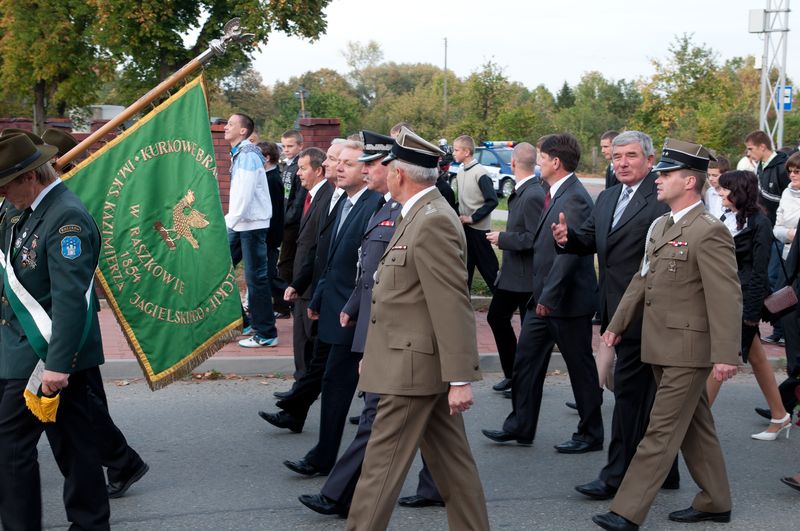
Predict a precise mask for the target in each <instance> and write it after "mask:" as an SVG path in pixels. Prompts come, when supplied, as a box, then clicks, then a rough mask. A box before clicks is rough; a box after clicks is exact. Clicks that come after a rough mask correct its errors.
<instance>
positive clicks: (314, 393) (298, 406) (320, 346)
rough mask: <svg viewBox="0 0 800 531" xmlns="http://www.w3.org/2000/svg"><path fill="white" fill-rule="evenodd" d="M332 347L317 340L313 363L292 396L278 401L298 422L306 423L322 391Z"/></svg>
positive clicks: (297, 383)
mask: <svg viewBox="0 0 800 531" xmlns="http://www.w3.org/2000/svg"><path fill="white" fill-rule="evenodd" d="M330 350H331V345H330V344H329V343H325V342H323V341H320V340H319V337H317V338H316V343H315V344H314V355H313V356H312V357H311V363H310V364H309V365H308V366H307V367H306V372H305V373H304V374H303V375H302V376H301V377H300V379H299V380H297V381H296V382H295V385H294V386H292V394H291V396H289V397H288V398H284V399H283V400H278V402H277V403H276V405H277V406H278V407H279V408H281V409H282V410H284V411H285V412H286V413H289V414H290V415H292V416H293V417H295V418H296V419H298V420H302V421H305V420H306V417H307V416H308V410H309V409H310V408H311V404H313V403H314V402H315V401H316V400H317V397H319V394H320V392H321V391H322V378H323V376H325V366H326V365H327V364H328V353H329V352H330Z"/></svg>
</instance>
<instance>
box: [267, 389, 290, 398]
mask: <svg viewBox="0 0 800 531" xmlns="http://www.w3.org/2000/svg"><path fill="white" fill-rule="evenodd" d="M272 396H274V397H275V398H278V399H280V400H285V399H287V398H289V397H290V396H292V390H291V389H289V390H288V391H275V392H274V393H272Z"/></svg>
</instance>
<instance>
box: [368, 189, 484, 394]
mask: <svg viewBox="0 0 800 531" xmlns="http://www.w3.org/2000/svg"><path fill="white" fill-rule="evenodd" d="M466 249H467V246H466V240H465V237H464V231H463V229H462V228H461V226H460V223H459V221H458V218H457V217H456V214H455V212H453V209H452V208H450V205H448V204H447V201H445V199H444V198H443V197H442V195H441V194H440V193H439V191H438V190H431V191H430V192H428V193H427V194H425V195H423V196H422V197H421V198H420V199H419V201H417V203H415V204H414V206H412V207H411V210H410V211H409V212H408V215H407V216H405V217H404V218H402V220H401V221H400V223H399V224H398V226H397V229H396V230H395V233H394V236H393V237H392V239H391V241H390V242H389V245H388V246H387V247H386V251H385V252H384V253H383V257H382V259H381V261H380V264H379V266H378V270H377V272H376V274H375V285H374V287H373V291H372V293H373V297H372V303H373V305H372V312H371V316H370V323H369V329H368V331H367V343H366V346H365V349H364V360H363V364H362V368H361V378H360V381H359V388H360V389H362V390H364V391H367V392H371V393H379V394H392V395H413V396H425V395H434V394H440V393H445V392H447V390H448V387H449V382H456V381H465V382H466V381H474V380H480V379H481V376H480V370H479V369H480V368H479V365H478V346H477V342H476V336H475V316H474V313H473V311H472V306H471V305H470V299H469V293H468V292H467V270H466Z"/></svg>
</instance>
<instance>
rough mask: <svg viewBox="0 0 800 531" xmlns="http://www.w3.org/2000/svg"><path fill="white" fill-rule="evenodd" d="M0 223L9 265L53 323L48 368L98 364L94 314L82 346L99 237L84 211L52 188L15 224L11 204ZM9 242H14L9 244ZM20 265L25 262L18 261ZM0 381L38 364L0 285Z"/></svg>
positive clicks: (64, 369) (74, 200) (58, 188)
mask: <svg viewBox="0 0 800 531" xmlns="http://www.w3.org/2000/svg"><path fill="white" fill-rule="evenodd" d="M6 209H8V211H7V212H6V215H5V217H3V218H2V221H0V236H2V244H3V251H4V252H6V253H8V249H9V245H11V246H12V250H11V253H12V256H13V257H14V258H13V261H12V264H13V266H14V271H15V272H16V275H17V278H18V279H19V281H20V283H21V284H22V285H23V286H24V287H25V289H26V290H27V291H28V293H30V294H31V296H33V297H34V298H35V299H36V300H37V301H38V302H39V304H41V306H42V308H44V310H45V311H46V312H47V314H48V315H49V316H50V319H51V320H52V323H53V324H52V337H51V340H50V344H49V346H48V350H47V356H46V359H45V366H46V368H47V369H49V370H52V371H57V372H63V373H70V374H71V373H74V372H76V371H79V370H82V369H87V368H90V367H96V366H98V365H100V364H102V363H103V345H102V340H101V338H100V324H99V321H98V319H97V312H95V311H92V313H91V319H92V325H91V329H90V331H89V335H88V336H87V338H86V340H85V342H84V344H83V347H82V348H80V350H78V347H79V345H80V340H81V335H82V333H83V330H84V325H85V322H86V290H87V289H88V288H89V284H90V282H91V281H92V278H93V276H94V271H95V268H96V267H97V261H98V257H99V254H100V235H99V232H98V230H97V225H96V224H95V222H94V220H93V219H92V217H91V216H90V215H89V212H88V211H87V210H86V207H84V206H83V204H82V203H81V201H80V199H78V197H77V196H75V194H73V193H72V192H71V191H70V190H68V189H67V187H66V186H65V185H63V184H58V185H56V186H55V187H54V188H52V189H51V190H50V191H49V192H48V193H47V195H46V196H45V197H44V198H43V199H42V202H41V203H40V204H39V205H38V206H37V208H36V210H34V211H33V213H32V214H31V215H30V216H29V217H28V219H27V220H24V222H23V223H22V224H21V225H20V226H19V227H15V225H17V224H18V221H19V219H20V218H19V216H20V212H19V211H17V210H16V209H14V208H13V207H11V206H8V207H4V208H3V210H6ZM12 239H13V241H12ZM23 262H24V263H23ZM0 295H1V297H0V302H1V303H2V307H1V308H0V379H27V378H29V377H30V375H31V372H33V368H34V366H35V365H36V362H37V361H38V359H39V358H38V356H37V355H36V353H35V352H34V351H33V349H32V348H31V346H30V345H29V344H28V341H27V338H26V335H25V332H24V330H23V329H22V326H21V325H20V323H19V320H18V319H17V317H16V315H15V314H14V312H13V311H12V309H11V306H10V305H9V303H8V299H7V297H6V293H5V286H4V285H3V284H2V283H0Z"/></svg>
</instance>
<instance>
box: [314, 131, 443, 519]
mask: <svg viewBox="0 0 800 531" xmlns="http://www.w3.org/2000/svg"><path fill="white" fill-rule="evenodd" d="M360 136H361V141H362V142H363V143H364V155H362V156H361V157H360V158H359V160H360V161H362V162H364V173H365V174H366V181H367V187H368V188H369V189H370V190H373V191H375V192H378V193H380V194H382V195H383V198H382V199H381V200H380V201H379V202H378V204H379V205H380V207H379V208H378V211H377V212H375V214H373V216H372V217H371V218H370V220H369V222H368V223H367V230H366V232H364V236H363V238H362V239H361V247H360V248H359V257H358V260H359V262H358V266H359V267H358V271H359V276H358V280H356V286H355V288H354V289H353V294H352V295H351V296H350V299H349V300H348V301H347V303H346V304H345V306H344V308H342V313H341V316H340V319H341V324H342V326H355V334H354V336H353V347H352V350H353V352H360V353H362V354H363V352H364V344H365V343H366V341H367V325H368V323H369V315H370V310H371V300H372V287H373V282H374V280H373V275H374V274H375V271H376V270H377V269H378V262H379V261H380V259H381V257H382V256H383V253H384V252H385V251H386V245H387V244H388V243H389V240H391V239H392V235H394V229H395V227H396V222H397V217H398V216H399V215H400V208H401V205H400V203H398V202H397V201H395V200H394V199H393V198H392V196H391V194H390V193H389V187H388V185H387V183H386V177H387V175H388V173H389V169H388V168H387V167H386V166H384V165H383V164H381V159H383V158H384V157H385V156H386V155H388V154H389V151H390V150H391V149H392V144H394V139H392V138H391V137H388V136H384V135H380V134H378V133H373V132H372V131H361V132H360ZM379 398H380V395H377V394H375V393H365V395H364V409H363V411H362V412H361V416H360V417H359V424H358V432H357V433H356V437H355V439H353V442H352V443H350V446H349V447H348V448H347V450H345V452H344V453H343V454H342V455H341V457H339V460H338V461H337V462H336V465H335V466H334V467H333V470H331V473H330V475H329V476H328V479H327V480H326V481H325V484H324V485H323V486H322V490H321V491H320V493H319V494H304V495H302V496H300V502H301V503H302V504H303V505H305V506H306V507H308V508H309V509H311V510H313V511H316V512H318V513H322V514H339V515H346V514H347V511H348V509H349V507H350V502H351V501H352V499H353V491H354V490H355V488H356V482H357V481H358V476H359V474H360V473H361V465H362V463H363V462H364V453H365V452H366V448H367V441H368V440H369V436H370V433H372V422H373V420H374V419H375V410H376V409H377V406H378V399H379ZM400 504H401V505H405V506H411V507H424V506H428V505H444V503H442V501H441V497H439V494H438V492H437V491H436V486H435V485H434V483H433V478H431V476H430V472H429V471H428V469H427V467H424V468H423V470H422V472H420V484H419V488H418V489H417V495H415V496H408V497H406V498H404V499H401V500H400Z"/></svg>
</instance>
